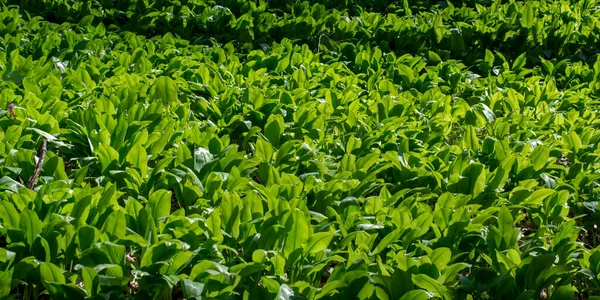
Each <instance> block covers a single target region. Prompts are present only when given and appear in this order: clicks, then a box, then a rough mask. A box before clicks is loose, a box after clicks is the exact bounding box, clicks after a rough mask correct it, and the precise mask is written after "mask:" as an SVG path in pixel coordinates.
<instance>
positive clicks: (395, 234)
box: [371, 228, 404, 255]
mask: <svg viewBox="0 0 600 300" xmlns="http://www.w3.org/2000/svg"><path fill="white" fill-rule="evenodd" d="M403 232H404V230H403V229H401V228H398V229H395V230H393V231H392V232H390V233H388V234H387V235H386V236H385V237H384V238H383V239H381V242H379V244H377V247H375V249H373V251H372V252H371V254H372V255H377V254H379V253H381V251H383V250H384V249H385V248H386V247H387V246H389V245H390V244H391V243H393V242H395V241H397V240H398V239H400V236H402V233H403Z"/></svg>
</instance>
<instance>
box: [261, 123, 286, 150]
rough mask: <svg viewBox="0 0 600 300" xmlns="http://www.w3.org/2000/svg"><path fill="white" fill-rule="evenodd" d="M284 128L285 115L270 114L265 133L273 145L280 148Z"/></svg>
mask: <svg viewBox="0 0 600 300" xmlns="http://www.w3.org/2000/svg"><path fill="white" fill-rule="evenodd" d="M284 128H285V127H284V122H283V117H282V116H281V115H270V116H269V118H268V119H267V125H265V131H264V135H265V137H266V138H267V139H268V140H269V142H271V144H272V145H273V147H275V148H279V145H280V140H281V135H282V134H283V130H284Z"/></svg>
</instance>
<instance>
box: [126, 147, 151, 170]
mask: <svg viewBox="0 0 600 300" xmlns="http://www.w3.org/2000/svg"><path fill="white" fill-rule="evenodd" d="M125 160H126V161H127V162H129V163H130V164H131V165H133V167H134V168H137V169H138V170H140V175H141V176H142V178H146V173H147V172H148V154H147V153H146V148H144V146H142V145H141V144H136V145H134V146H133V147H132V148H131V150H129V153H127V157H126V158H125Z"/></svg>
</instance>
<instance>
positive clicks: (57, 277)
mask: <svg viewBox="0 0 600 300" xmlns="http://www.w3.org/2000/svg"><path fill="white" fill-rule="evenodd" d="M39 267H40V277H41V279H42V282H43V283H44V284H45V283H65V276H64V275H63V271H62V270H61V269H60V268H59V267H57V266H56V265H54V264H52V263H47V262H42V263H40V266H39Z"/></svg>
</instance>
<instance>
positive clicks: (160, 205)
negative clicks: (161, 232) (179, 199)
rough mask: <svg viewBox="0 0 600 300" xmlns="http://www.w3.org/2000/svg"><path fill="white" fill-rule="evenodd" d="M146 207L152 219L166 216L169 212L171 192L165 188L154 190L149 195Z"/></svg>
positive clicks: (156, 219)
mask: <svg viewBox="0 0 600 300" xmlns="http://www.w3.org/2000/svg"><path fill="white" fill-rule="evenodd" d="M147 207H148V210H149V213H150V215H151V216H152V218H153V219H154V221H158V220H159V219H160V218H163V217H166V216H168V215H169V214H170V213H171V192H170V191H167V190H158V191H155V192H154V193H152V195H150V199H148V204H147Z"/></svg>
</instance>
